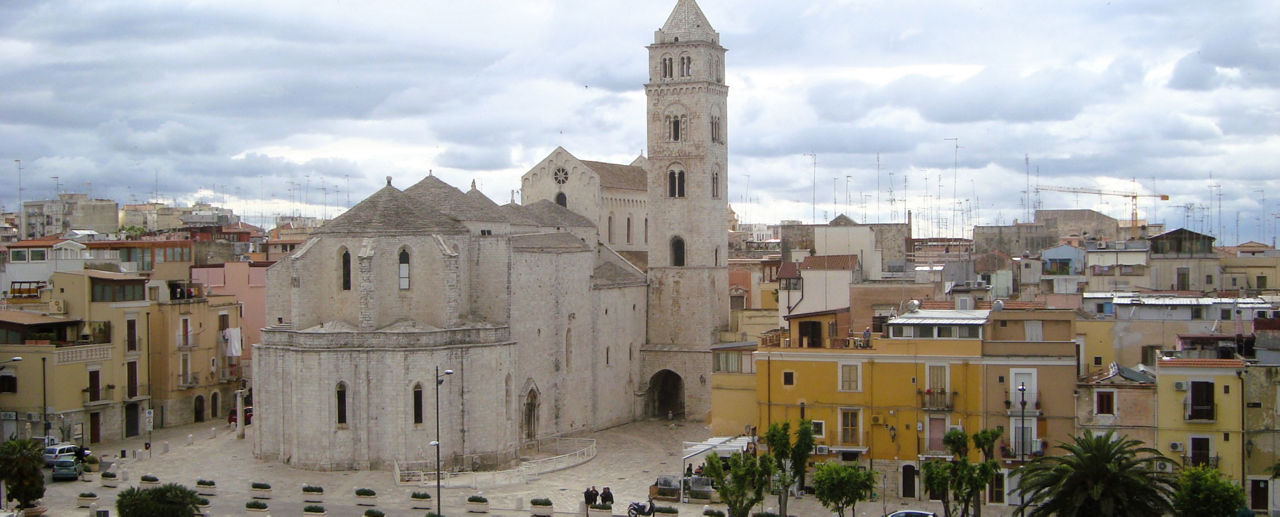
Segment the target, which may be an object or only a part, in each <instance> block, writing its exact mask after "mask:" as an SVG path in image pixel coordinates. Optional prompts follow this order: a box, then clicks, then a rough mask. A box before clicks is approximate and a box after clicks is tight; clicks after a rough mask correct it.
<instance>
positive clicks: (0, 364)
mask: <svg viewBox="0 0 1280 517" xmlns="http://www.w3.org/2000/svg"><path fill="white" fill-rule="evenodd" d="M18 362H22V358H21V357H13V358H11V359H5V360H3V361H0V370H3V369H4V365H5V364H6V363H18Z"/></svg>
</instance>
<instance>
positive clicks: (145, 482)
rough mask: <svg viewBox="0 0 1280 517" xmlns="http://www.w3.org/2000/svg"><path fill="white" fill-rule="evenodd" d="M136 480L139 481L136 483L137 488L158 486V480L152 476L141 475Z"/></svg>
mask: <svg viewBox="0 0 1280 517" xmlns="http://www.w3.org/2000/svg"><path fill="white" fill-rule="evenodd" d="M138 479H139V481H138V485H139V486H144V487H155V486H160V478H158V477H156V476H155V475H154V474H143V475H142V477H141V478H138Z"/></svg>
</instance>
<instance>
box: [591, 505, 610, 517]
mask: <svg viewBox="0 0 1280 517" xmlns="http://www.w3.org/2000/svg"><path fill="white" fill-rule="evenodd" d="M587 517H613V505H611V504H604V503H596V504H593V505H591V506H590V507H588V508H587Z"/></svg>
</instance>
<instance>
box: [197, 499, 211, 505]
mask: <svg viewBox="0 0 1280 517" xmlns="http://www.w3.org/2000/svg"><path fill="white" fill-rule="evenodd" d="M196 504H198V505H200V506H209V500H208V499H205V498H203V497H198V498H196Z"/></svg>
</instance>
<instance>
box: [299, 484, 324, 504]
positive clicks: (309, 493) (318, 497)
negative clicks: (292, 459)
mask: <svg viewBox="0 0 1280 517" xmlns="http://www.w3.org/2000/svg"><path fill="white" fill-rule="evenodd" d="M302 502H304V503H323V502H324V487H319V486H315V485H302Z"/></svg>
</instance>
